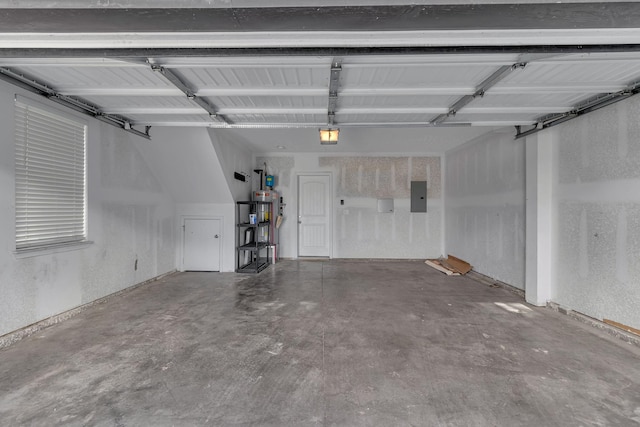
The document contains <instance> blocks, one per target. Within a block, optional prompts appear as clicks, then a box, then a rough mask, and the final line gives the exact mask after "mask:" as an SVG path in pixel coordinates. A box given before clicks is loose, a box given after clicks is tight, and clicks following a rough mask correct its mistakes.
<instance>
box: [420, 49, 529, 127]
mask: <svg viewBox="0 0 640 427" xmlns="http://www.w3.org/2000/svg"><path fill="white" fill-rule="evenodd" d="M526 65H527V63H526V62H518V63H516V64H513V65H503V66H502V67H500V68H498V69H497V70H496V71H495V72H494V73H493V74H491V75H490V76H489V77H487V78H486V79H484V80H483V81H482V83H480V85H479V86H478V87H477V88H476V91H475V92H474V93H473V95H464V96H463V97H462V98H460V99H459V100H457V101H456V102H455V103H454V104H453V105H452V106H451V108H449V111H448V112H447V113H446V114H440V115H439V116H438V117H436V118H435V119H433V120H432V122H431V123H432V124H433V125H439V124H441V123H442V122H444V121H445V120H447V119H448V118H449V117H453V116H455V115H456V114H457V113H458V111H460V110H461V109H463V108H464V107H466V106H467V105H468V104H469V103H470V102H471V101H473V100H474V99H476V98H478V97H479V98H482V97H483V96H484V94H485V93H486V92H487V91H488V90H489V89H491V88H492V87H493V86H495V85H496V84H497V83H498V82H500V80H502V79H504V78H505V77H507V75H509V74H510V73H511V72H513V71H515V70H518V69H521V68H524V67H525V66H526Z"/></svg>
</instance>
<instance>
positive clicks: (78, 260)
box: [0, 83, 175, 335]
mask: <svg viewBox="0 0 640 427" xmlns="http://www.w3.org/2000/svg"><path fill="white" fill-rule="evenodd" d="M15 93H22V92H21V91H20V90H17V88H15V87H13V86H10V85H7V84H4V83H0V127H1V128H2V130H3V131H2V133H1V134H0V335H2V334H5V333H8V332H11V331H13V330H16V329H19V328H22V327H24V326H27V325H29V324H32V323H34V322H37V321H39V320H42V319H45V318H47V317H50V316H52V315H55V314H58V313H61V312H64V311H66V310H69V309H71V308H74V307H77V306H79V305H82V304H85V303H88V302H90V301H92V300H95V299H97V298H100V297H103V296H106V295H109V294H111V293H113V292H117V291H119V290H122V289H124V288H127V287H129V286H131V285H134V284H136V283H139V282H142V281H144V280H147V279H150V278H153V277H155V276H158V275H160V274H163V273H166V272H168V271H171V270H172V269H174V268H175V262H174V259H175V231H174V230H175V228H174V205H173V201H172V200H171V198H170V197H169V196H168V195H167V193H166V192H165V191H164V189H163V187H162V185H161V184H160V182H159V181H158V179H157V177H156V175H155V173H154V169H153V168H152V167H150V166H149V163H148V160H147V159H148V157H149V156H150V155H151V153H150V151H149V150H150V149H152V145H151V143H150V142H149V141H146V140H144V139H142V138H139V137H137V136H134V135H131V134H128V133H126V132H123V131H121V130H118V129H116V128H113V127H111V126H108V125H106V124H103V123H100V122H97V121H94V120H91V119H88V118H86V117H85V116H80V117H82V118H83V119H85V120H86V121H87V123H88V124H89V130H88V147H87V153H88V154H87V155H88V165H87V167H88V204H89V206H88V229H89V239H91V240H92V241H93V242H94V243H93V244H91V245H89V246H87V247H83V248H80V249H75V250H71V251H66V252H64V251H58V252H55V253H46V254H41V255H37V256H31V257H27V258H17V257H16V256H15V255H14V249H15V234H14V233H15V222H14V221H15V219H14V218H15V212H14V210H15V208H14V206H15V200H14V197H15V190H14V184H15V182H14V159H13V157H14V113H13V110H14V102H13V98H14V94H15ZM25 95H26V94H25ZM27 96H30V97H33V95H27ZM37 99H39V98H37ZM40 102H42V101H40ZM64 111H66V112H67V113H68V110H64ZM136 259H137V260H138V269H137V270H135V269H134V264H135V260H136Z"/></svg>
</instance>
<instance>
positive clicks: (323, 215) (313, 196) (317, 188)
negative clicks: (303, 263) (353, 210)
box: [298, 175, 331, 257]
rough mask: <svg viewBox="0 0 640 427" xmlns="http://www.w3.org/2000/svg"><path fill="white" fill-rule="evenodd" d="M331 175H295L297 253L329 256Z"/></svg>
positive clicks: (299, 254)
mask: <svg viewBox="0 0 640 427" xmlns="http://www.w3.org/2000/svg"><path fill="white" fill-rule="evenodd" d="M330 193H331V177H330V176H329V175H299V176H298V256H301V257H305V256H319V257H329V256H331V208H330V200H331V199H330Z"/></svg>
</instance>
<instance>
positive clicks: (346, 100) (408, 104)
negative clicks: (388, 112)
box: [325, 91, 472, 110]
mask: <svg viewBox="0 0 640 427" xmlns="http://www.w3.org/2000/svg"><path fill="white" fill-rule="evenodd" d="M469 93H472V91H470V92H469ZM458 98H459V96H458V95H453V96H452V95H448V96H447V95H415V96H411V95H405V96H377V95H376V96H343V95H342V93H340V97H339V99H338V106H339V108H340V109H341V110H342V109H351V108H377V109H381V110H385V109H388V108H403V107H404V108H447V107H448V106H450V105H452V104H453V103H454V102H456V101H457V100H458ZM325 104H326V102H325Z"/></svg>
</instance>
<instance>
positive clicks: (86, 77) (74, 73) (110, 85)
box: [18, 64, 179, 94]
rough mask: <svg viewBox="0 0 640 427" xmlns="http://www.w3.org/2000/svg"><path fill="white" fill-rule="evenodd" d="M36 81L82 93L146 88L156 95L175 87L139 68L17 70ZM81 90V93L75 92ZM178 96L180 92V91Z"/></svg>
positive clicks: (78, 67)
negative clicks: (96, 90)
mask: <svg viewBox="0 0 640 427" xmlns="http://www.w3.org/2000/svg"><path fill="white" fill-rule="evenodd" d="M18 71H19V72H20V73H21V74H25V75H27V76H29V77H31V78H32V79H34V80H37V81H44V82H50V86H51V87H52V88H54V89H56V90H57V91H59V92H61V93H68V94H75V93H76V92H78V93H82V91H81V90H82V89H107V93H108V91H109V90H112V89H116V88H117V89H121V90H128V89H144V90H146V91H148V92H151V93H153V91H154V90H155V89H161V90H162V89H169V90H170V91H171V92H173V93H175V87H173V86H172V85H171V84H170V83H169V82H167V81H166V80H164V79H163V78H162V77H161V76H159V75H158V73H154V72H153V71H151V69H150V68H149V67H144V66H138V67H131V66H124V67H120V66H102V67H101V66H84V65H81V66H51V65H42V66H40V65H35V64H34V65H30V66H22V67H19V68H18ZM76 89H78V90H79V91H76ZM178 93H179V92H178Z"/></svg>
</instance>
